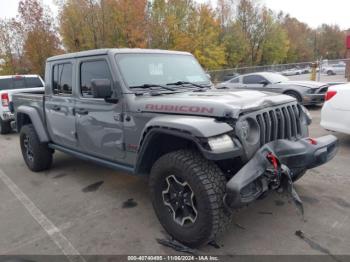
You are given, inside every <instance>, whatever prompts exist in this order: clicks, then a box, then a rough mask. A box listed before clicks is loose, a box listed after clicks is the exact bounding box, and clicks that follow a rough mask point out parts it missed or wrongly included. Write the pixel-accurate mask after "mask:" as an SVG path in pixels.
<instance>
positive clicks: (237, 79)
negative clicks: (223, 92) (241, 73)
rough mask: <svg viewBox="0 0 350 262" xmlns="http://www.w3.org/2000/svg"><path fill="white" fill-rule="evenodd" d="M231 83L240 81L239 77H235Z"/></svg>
mask: <svg viewBox="0 0 350 262" xmlns="http://www.w3.org/2000/svg"><path fill="white" fill-rule="evenodd" d="M230 83H239V77H236V78H233V79H232V80H231V81H230Z"/></svg>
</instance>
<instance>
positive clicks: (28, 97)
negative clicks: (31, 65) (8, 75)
mask: <svg viewBox="0 0 350 262" xmlns="http://www.w3.org/2000/svg"><path fill="white" fill-rule="evenodd" d="M44 97H45V95H44V91H35V92H30V93H17V94H14V95H13V98H12V103H13V105H12V108H13V110H14V112H16V111H17V109H18V108H19V107H21V106H29V107H32V108H34V109H36V110H37V111H38V112H39V115H40V117H41V119H42V120H44V99H45V98H44Z"/></svg>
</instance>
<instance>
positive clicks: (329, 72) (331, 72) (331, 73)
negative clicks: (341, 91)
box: [327, 70, 335, 76]
mask: <svg viewBox="0 0 350 262" xmlns="http://www.w3.org/2000/svg"><path fill="white" fill-rule="evenodd" d="M327 75H329V76H332V75H335V74H334V72H333V71H331V70H328V71H327Z"/></svg>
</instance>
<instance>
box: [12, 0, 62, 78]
mask: <svg viewBox="0 0 350 262" xmlns="http://www.w3.org/2000/svg"><path fill="white" fill-rule="evenodd" d="M18 12H19V22H18V23H19V24H20V27H21V28H22V30H23V31H22V36H23V53H24V57H25V59H26V60H27V61H28V63H29V65H30V69H31V72H32V73H35V74H40V75H42V76H43V75H44V71H45V61H46V59H47V58H48V57H50V56H53V55H56V54H59V53H60V52H62V50H61V48H60V41H59V38H58V36H57V34H56V30H55V27H54V25H53V24H52V21H53V18H52V16H51V14H50V12H49V11H48V10H45V9H44V7H43V6H42V5H41V3H40V2H39V1H38V0H22V1H20V2H19V7H18Z"/></svg>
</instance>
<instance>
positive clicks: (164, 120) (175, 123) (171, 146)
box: [135, 115, 233, 174]
mask: <svg viewBox="0 0 350 262" xmlns="http://www.w3.org/2000/svg"><path fill="white" fill-rule="evenodd" d="M232 130H233V128H232V127H231V126H230V125H228V124H226V123H224V122H217V121H216V120H215V119H214V118H209V117H196V116H176V115H172V116H160V117H156V118H153V119H152V120H151V121H149V122H148V123H147V124H146V126H145V128H144V130H143V132H142V136H141V139H140V142H139V147H138V148H139V149H138V157H137V160H136V166H135V173H136V174H149V171H150V170H151V168H152V166H153V164H154V162H155V161H156V160H157V159H158V158H159V157H160V156H162V155H164V154H166V153H169V152H171V151H175V150H179V149H184V148H192V149H196V150H198V152H200V153H201V154H202V155H203V156H204V157H205V158H207V159H214V158H215V157H218V158H220V157H222V156H214V155H213V153H212V152H211V151H210V150H209V148H205V146H204V143H202V141H201V139H204V140H205V139H207V138H209V137H213V136H218V135H221V134H225V133H228V132H231V131H232Z"/></svg>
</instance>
